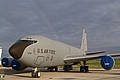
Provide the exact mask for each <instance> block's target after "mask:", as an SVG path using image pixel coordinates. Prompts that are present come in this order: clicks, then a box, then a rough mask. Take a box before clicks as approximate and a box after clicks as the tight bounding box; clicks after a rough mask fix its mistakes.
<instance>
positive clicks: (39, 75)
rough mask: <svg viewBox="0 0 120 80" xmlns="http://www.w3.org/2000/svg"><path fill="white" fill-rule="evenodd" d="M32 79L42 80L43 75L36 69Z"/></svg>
mask: <svg viewBox="0 0 120 80" xmlns="http://www.w3.org/2000/svg"><path fill="white" fill-rule="evenodd" d="M31 76H32V78H40V77H41V73H40V72H39V71H38V69H36V68H35V69H34V70H33V71H32V74H31Z"/></svg>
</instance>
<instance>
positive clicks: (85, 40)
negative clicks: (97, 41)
mask: <svg viewBox="0 0 120 80" xmlns="http://www.w3.org/2000/svg"><path fill="white" fill-rule="evenodd" d="M81 49H82V50H84V51H86V52H87V33H86V32H85V29H83V34H82V43H81Z"/></svg>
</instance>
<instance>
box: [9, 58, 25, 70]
mask: <svg viewBox="0 0 120 80" xmlns="http://www.w3.org/2000/svg"><path fill="white" fill-rule="evenodd" d="M11 65H12V69H14V70H17V71H20V70H24V69H25V68H27V66H25V65H24V64H22V63H20V62H18V61H17V60H15V59H14V60H12V64H11Z"/></svg>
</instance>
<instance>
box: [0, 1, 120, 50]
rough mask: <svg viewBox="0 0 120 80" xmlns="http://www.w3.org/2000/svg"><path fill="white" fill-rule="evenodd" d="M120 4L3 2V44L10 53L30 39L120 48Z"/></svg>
mask: <svg viewBox="0 0 120 80" xmlns="http://www.w3.org/2000/svg"><path fill="white" fill-rule="evenodd" d="M119 4H120V1H119V0H113V1H112V0H1V1H0V26H1V27H0V33H1V35H0V43H1V44H2V46H3V47H4V48H5V49H7V48H8V47H9V46H10V45H11V44H12V43H14V42H15V41H16V40H17V39H19V38H20V37H22V36H26V35H43V36H46V37H50V38H52V39H55V40H59V41H62V42H64V43H68V44H71V45H73V46H76V47H79V46H80V42H81V34H82V29H83V28H85V29H86V31H87V33H88V42H89V47H106V46H119V44H120V41H119V39H120V37H118V36H119V35H120V27H119V25H120V10H119V9H120V5H119Z"/></svg>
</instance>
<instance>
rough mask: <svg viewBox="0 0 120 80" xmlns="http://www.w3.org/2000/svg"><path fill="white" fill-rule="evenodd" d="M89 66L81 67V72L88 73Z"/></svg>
mask: <svg viewBox="0 0 120 80" xmlns="http://www.w3.org/2000/svg"><path fill="white" fill-rule="evenodd" d="M88 68H89V66H80V72H88V71H89V70H88Z"/></svg>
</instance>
